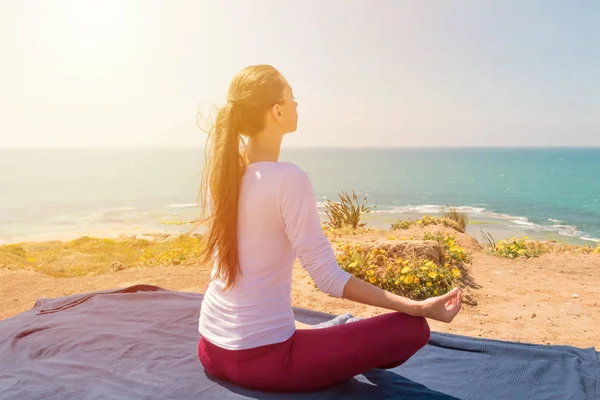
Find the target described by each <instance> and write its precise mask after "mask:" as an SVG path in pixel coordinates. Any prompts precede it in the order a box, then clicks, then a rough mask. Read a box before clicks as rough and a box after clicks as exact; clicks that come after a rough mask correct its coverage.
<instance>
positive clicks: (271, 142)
mask: <svg viewBox="0 0 600 400" xmlns="http://www.w3.org/2000/svg"><path fill="white" fill-rule="evenodd" d="M282 139H283V136H281V135H277V134H270V135H265V134H264V132H261V133H260V134H258V135H256V136H255V137H251V138H249V139H248V146H246V157H247V158H248V162H249V163H250V164H252V163H255V162H263V161H271V162H277V161H279V152H280V150H281V140H282Z"/></svg>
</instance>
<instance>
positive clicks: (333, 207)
mask: <svg viewBox="0 0 600 400" xmlns="http://www.w3.org/2000/svg"><path fill="white" fill-rule="evenodd" d="M339 196H340V201H339V202H333V201H331V200H327V203H326V204H325V214H327V217H328V218H329V221H328V225H329V226H330V227H331V228H334V229H339V228H344V227H351V228H352V229H357V228H362V227H364V226H365V225H366V224H367V223H366V222H361V221H360V220H361V217H362V216H363V214H366V213H369V212H370V211H371V209H370V207H367V206H366V203H367V196H368V195H367V194H365V197H364V199H363V202H362V204H360V203H359V201H358V198H357V197H356V193H354V190H353V191H352V196H350V195H349V194H348V193H346V192H344V191H342V192H340V194H339Z"/></svg>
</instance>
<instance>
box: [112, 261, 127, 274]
mask: <svg viewBox="0 0 600 400" xmlns="http://www.w3.org/2000/svg"><path fill="white" fill-rule="evenodd" d="M122 269H125V265H124V264H123V263H122V262H121V261H113V262H112V264H110V270H111V271H112V272H118V271H121V270H122Z"/></svg>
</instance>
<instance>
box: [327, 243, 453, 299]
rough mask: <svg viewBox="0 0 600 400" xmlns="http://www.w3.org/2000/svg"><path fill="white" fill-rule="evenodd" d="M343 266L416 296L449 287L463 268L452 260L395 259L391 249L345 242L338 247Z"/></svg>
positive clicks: (391, 289)
mask: <svg viewBox="0 0 600 400" xmlns="http://www.w3.org/2000/svg"><path fill="white" fill-rule="evenodd" d="M337 260H338V263H339V264H340V266H341V267H342V268H343V269H344V270H346V271H348V272H350V273H351V274H352V275H354V276H355V277H357V278H359V279H362V280H364V281H367V282H370V283H371V284H373V285H376V286H378V287H380V288H382V289H384V290H387V291H389V292H392V293H396V294H399V295H402V296H407V297H410V298H413V299H425V298H428V297H432V296H438V295H440V294H444V293H446V292H447V291H448V290H450V289H451V288H452V287H453V285H454V282H455V281H456V279H457V278H459V277H460V276H461V271H460V269H459V268H458V267H457V266H453V264H452V263H451V262H443V263H441V264H437V263H435V262H434V261H432V260H427V259H417V258H412V259H411V258H399V257H397V258H395V257H394V256H392V255H391V254H390V253H389V252H388V251H386V250H384V249H380V248H375V247H369V246H367V245H364V244H351V243H344V244H342V245H341V246H340V247H339V248H338V250H337Z"/></svg>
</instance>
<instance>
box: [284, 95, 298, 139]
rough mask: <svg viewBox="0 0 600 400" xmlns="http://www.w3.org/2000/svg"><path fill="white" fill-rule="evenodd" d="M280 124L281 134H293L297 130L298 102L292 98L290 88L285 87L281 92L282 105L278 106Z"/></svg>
mask: <svg viewBox="0 0 600 400" xmlns="http://www.w3.org/2000/svg"><path fill="white" fill-rule="evenodd" d="M280 111H281V118H280V121H279V122H280V124H281V125H282V128H283V133H289V132H294V131H295V130H296V129H297V128H298V102H296V99H295V98H294V94H293V92H292V88H291V87H290V86H289V85H286V87H285V89H284V90H283V103H282V104H281V105H280Z"/></svg>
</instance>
